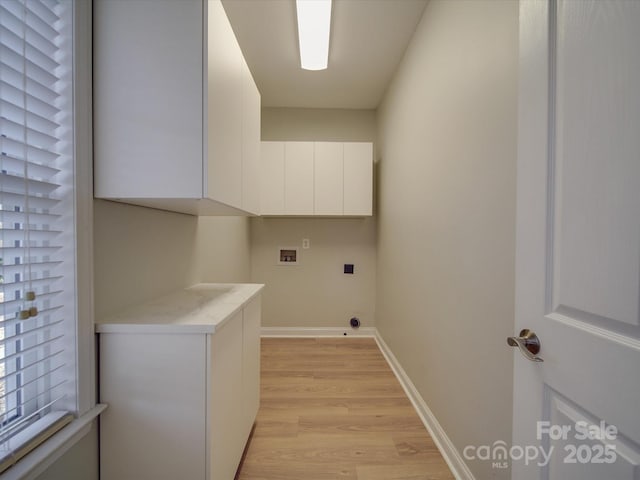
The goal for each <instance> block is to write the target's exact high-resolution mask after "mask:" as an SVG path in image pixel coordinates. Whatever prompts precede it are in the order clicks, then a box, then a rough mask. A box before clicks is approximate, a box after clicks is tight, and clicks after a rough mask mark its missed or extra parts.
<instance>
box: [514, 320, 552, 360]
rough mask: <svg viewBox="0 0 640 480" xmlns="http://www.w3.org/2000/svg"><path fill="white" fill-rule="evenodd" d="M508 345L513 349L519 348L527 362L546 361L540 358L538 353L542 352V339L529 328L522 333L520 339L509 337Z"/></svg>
mask: <svg viewBox="0 0 640 480" xmlns="http://www.w3.org/2000/svg"><path fill="white" fill-rule="evenodd" d="M507 343H508V344H509V345H510V346H512V347H518V348H519V349H520V353H522V355H524V357H525V358H526V359H527V360H531V361H532V362H543V361H544V360H542V359H541V358H540V357H538V352H540V339H539V338H538V336H537V335H536V334H535V333H533V332H532V331H531V330H529V329H527V328H525V329H523V330H521V331H520V336H519V337H507Z"/></svg>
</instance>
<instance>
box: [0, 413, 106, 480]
mask: <svg viewBox="0 0 640 480" xmlns="http://www.w3.org/2000/svg"><path fill="white" fill-rule="evenodd" d="M106 408H107V406H106V405H105V404H98V405H96V406H95V407H93V408H92V409H91V410H89V411H88V412H87V413H85V414H84V415H83V416H81V417H80V418H77V419H75V420H74V421H73V422H71V423H70V424H69V425H67V426H66V427H64V428H63V429H62V430H60V431H59V432H57V433H56V434H55V435H54V436H52V437H51V438H49V439H48V440H47V441H45V442H44V443H43V444H42V445H40V446H39V447H37V448H36V449H35V450H33V451H32V452H31V453H29V454H28V455H27V456H26V457H24V458H23V459H21V460H20V461H19V462H18V463H16V464H15V465H14V466H12V467H11V468H9V469H8V470H7V471H6V472H4V473H3V474H2V475H0V480H33V479H35V478H36V477H38V475H40V474H42V473H43V472H44V471H45V470H46V469H47V468H48V467H49V466H51V465H52V464H53V463H54V462H55V461H56V460H57V459H58V458H60V457H61V456H62V455H63V454H64V453H65V452H66V451H67V450H69V449H70V448H71V447H73V445H75V444H76V443H77V442H79V441H80V440H81V439H82V438H83V437H84V436H85V435H86V434H87V433H89V430H91V423H92V422H93V421H94V420H95V419H96V418H98V415H100V414H101V413H102V412H103V411H104V410H105V409H106Z"/></svg>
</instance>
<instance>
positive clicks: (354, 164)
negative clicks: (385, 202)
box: [343, 142, 373, 216]
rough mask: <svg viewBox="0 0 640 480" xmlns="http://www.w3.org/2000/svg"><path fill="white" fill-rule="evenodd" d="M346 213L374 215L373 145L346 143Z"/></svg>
mask: <svg viewBox="0 0 640 480" xmlns="http://www.w3.org/2000/svg"><path fill="white" fill-rule="evenodd" d="M343 172H344V214H345V215H355V216H369V215H372V213H373V209H372V202H373V145H372V144H370V143H356V142H353V143H345V144H344V170H343Z"/></svg>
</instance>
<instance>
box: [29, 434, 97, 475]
mask: <svg viewBox="0 0 640 480" xmlns="http://www.w3.org/2000/svg"><path fill="white" fill-rule="evenodd" d="M98 470H99V467H98V427H97V422H94V423H93V425H92V426H91V430H90V431H89V433H87V435H86V436H85V437H83V438H82V440H80V441H79V442H78V443H76V444H75V445H74V446H73V447H71V448H70V449H69V450H68V451H67V452H65V454H64V455H62V456H61V457H60V458H59V459H58V460H56V461H55V462H54V463H53V464H52V465H51V466H50V467H49V468H47V470H46V471H45V472H44V473H42V474H41V475H39V476H38V477H37V480H98V478H99V473H98Z"/></svg>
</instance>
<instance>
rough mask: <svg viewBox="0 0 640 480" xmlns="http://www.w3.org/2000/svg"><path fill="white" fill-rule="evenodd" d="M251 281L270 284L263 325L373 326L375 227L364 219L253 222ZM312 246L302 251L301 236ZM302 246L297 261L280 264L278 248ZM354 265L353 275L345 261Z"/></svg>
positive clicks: (261, 220)
mask: <svg viewBox="0 0 640 480" xmlns="http://www.w3.org/2000/svg"><path fill="white" fill-rule="evenodd" d="M252 238H253V241H252V249H251V251H252V281H254V282H258V283H264V284H266V288H265V290H264V293H263V296H262V325H263V326H265V327H344V328H348V326H349V319H350V318H351V317H352V316H356V317H358V318H359V319H360V321H361V322H362V326H363V327H364V326H367V327H370V326H373V325H374V323H375V319H374V308H375V267H376V262H375V249H376V246H375V225H374V222H373V221H371V220H362V219H324V218H323V219H318V218H316V219H289V218H283V219H276V218H264V219H253V220H252ZM303 238H308V239H310V244H311V248H309V249H308V250H303V249H302V248H301V247H302V239H303ZM280 246H282V247H290V246H298V247H299V248H300V249H299V253H300V256H301V258H300V264H299V265H286V266H283V265H277V252H278V247H280ZM345 263H352V264H354V265H355V270H354V274H353V275H345V274H344V273H343V265H344V264H345Z"/></svg>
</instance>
